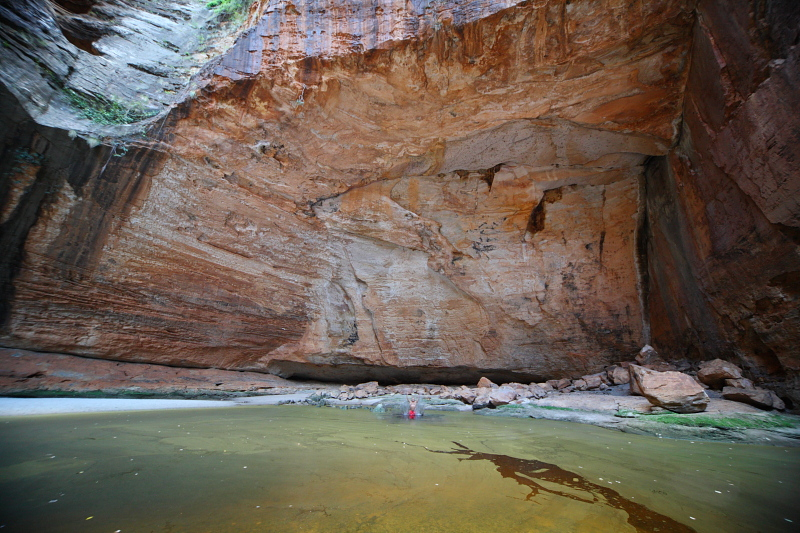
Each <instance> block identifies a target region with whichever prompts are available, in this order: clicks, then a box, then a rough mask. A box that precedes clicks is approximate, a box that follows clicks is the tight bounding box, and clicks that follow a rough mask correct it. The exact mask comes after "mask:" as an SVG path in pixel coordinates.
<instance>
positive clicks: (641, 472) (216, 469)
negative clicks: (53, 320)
mask: <svg viewBox="0 0 800 533" xmlns="http://www.w3.org/2000/svg"><path fill="white" fill-rule="evenodd" d="M798 489H800V449H797V448H794V449H785V448H777V447H761V446H744V445H735V444H730V445H726V444H711V443H700V442H696V443H690V442H686V441H672V440H666V439H656V438H652V437H637V436H633V435H626V434H623V433H617V432H613V431H608V430H603V429H599V428H595V427H591V426H585V425H578V424H568V423H558V422H549V421H538V420H525V419H499V418H489V417H483V416H475V415H471V414H463V413H442V414H439V413H429V414H428V416H426V417H425V418H423V419H421V420H403V419H395V418H388V417H387V418H380V417H379V416H378V415H376V414H374V413H371V412H369V411H366V410H350V411H344V410H338V409H330V408H323V409H320V408H314V407H288V406H281V407H249V408H243V407H238V408H233V409H213V410H197V411H159V412H137V413H115V414H103V415H62V416H46V417H31V418H25V419H18V418H17V419H3V420H0V526H2V533H5V532H19V531H24V532H37V533H46V532H62V531H63V532H67V531H68V532H73V531H80V532H87V533H91V532H109V533H111V532H116V531H121V532H124V533H127V532H150V531H153V532H213V533H223V532H240V531H247V532H250V531H258V532H281V533H283V532H300V531H304V532H336V533H343V532H370V533H372V532H376V533H377V532H387V533H388V532H392V533H394V532H414V533H418V532H425V533H434V532H459V533H469V532H473V531H474V532H478V531H480V532H484V533H485V532H509V533H511V532H537V533H541V532H549V531H553V532H556V531H557V532H559V533H564V532H573V531H574V532H584V531H585V532H604V531H609V532H625V531H662V532H663V531H692V530H694V531H703V532H714V533H719V532H726V533H729V532H738V531H742V532H745V531H746V532H754V531H761V532H770V531H786V532H790V531H791V532H794V531H798V530H799V529H798V528H800V490H798ZM790 520H791V522H790Z"/></svg>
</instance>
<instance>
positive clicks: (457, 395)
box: [338, 346, 785, 413]
mask: <svg viewBox="0 0 800 533" xmlns="http://www.w3.org/2000/svg"><path fill="white" fill-rule="evenodd" d="M608 389H612V390H613V391H614V393H615V394H625V393H626V392H628V393H629V394H634V395H640V396H644V397H645V398H647V400H649V401H650V403H651V404H652V405H654V406H657V407H660V408H663V409H667V410H669V411H673V412H676V413H698V412H702V411H705V409H706V407H707V406H708V403H709V396H708V393H707V391H709V390H712V391H718V392H715V393H712V394H715V395H717V396H722V398H724V399H726V400H733V401H737V402H743V403H747V404H750V405H753V406H755V407H758V408H760V409H764V410H770V409H776V410H784V409H785V405H784V403H783V401H782V400H781V399H780V398H779V397H778V396H777V395H776V394H775V393H774V392H773V391H770V390H766V389H762V388H759V387H756V386H755V385H754V384H753V382H752V381H751V380H749V379H747V378H745V377H743V375H742V369H741V368H739V367H738V366H736V365H734V364H733V363H730V362H728V361H724V360H722V359H714V360H713V361H705V362H702V363H700V364H699V367H698V368H697V369H696V370H693V369H692V366H691V365H690V364H689V363H687V362H684V363H677V364H675V363H668V362H666V361H664V360H662V359H661V358H660V357H659V355H658V353H657V352H656V351H655V350H654V349H653V348H652V347H650V346H645V347H644V348H642V350H641V351H640V352H639V354H638V355H637V356H636V361H635V362H622V363H619V364H617V365H614V366H611V367H609V368H607V369H606V370H604V371H602V372H598V373H596V374H589V375H586V376H581V377H580V378H577V379H568V378H564V379H553V380H549V381H546V382H542V383H530V384H527V385H526V384H524V383H504V384H502V385H497V384H495V383H492V382H491V381H490V380H489V379H487V378H485V377H484V378H481V379H480V381H479V382H478V384H477V386H476V387H468V386H466V385H462V386H460V387H448V386H445V385H397V386H394V385H393V386H387V387H382V386H380V385H379V384H378V382H377V381H370V382H367V383H361V384H359V385H355V386H348V385H343V386H342V387H340V392H339V395H338V399H339V400H353V399H366V398H370V397H375V396H383V395H388V394H406V395H428V396H437V397H439V398H442V399H454V400H459V401H461V402H463V403H465V404H468V405H471V406H472V408H473V409H483V408H487V407H488V408H493V407H498V406H501V405H508V404H520V403H525V402H528V401H531V400H537V399H541V398H544V397H546V396H548V395H551V394H564V393H570V392H573V391H606V390H608Z"/></svg>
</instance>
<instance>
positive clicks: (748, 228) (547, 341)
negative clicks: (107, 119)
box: [0, 0, 798, 381]
mask: <svg viewBox="0 0 800 533" xmlns="http://www.w3.org/2000/svg"><path fill="white" fill-rule="evenodd" d="M732 5H733V6H734V9H731V10H726V9H724V8H721V7H719V6H718V5H717V4H716V3H713V2H708V3H703V2H701V4H700V7H699V8H698V11H697V13H699V16H698V17H697V18H696V13H695V11H694V10H695V3H694V2H691V1H682V0H663V1H652V2H650V1H641V2H632V3H622V2H617V1H612V0H609V1H603V2H598V1H590V0H579V1H571V2H566V1H560V2H559V1H553V2H542V1H536V2H511V1H506V2H491V1H482V2H480V1H473V2H390V1H378V0H375V1H373V2H352V3H351V2H341V1H336V2H333V1H330V2H307V3H306V2H294V3H290V2H255V3H254V5H253V7H252V8H251V11H250V19H249V23H250V26H249V28H248V29H246V30H245V31H244V33H243V34H242V36H241V37H240V39H239V40H238V41H237V43H236V44H235V45H234V47H233V48H232V49H231V50H230V51H229V52H228V53H227V54H226V55H224V56H223V57H221V58H220V59H219V60H217V61H216V62H214V63H213V64H211V65H209V66H208V67H207V68H206V70H205V71H204V72H203V73H201V74H200V75H199V77H198V78H197V83H198V84H199V87H198V89H197V91H196V93H195V94H194V96H192V97H190V98H187V100H186V101H184V102H183V103H182V104H181V105H180V106H178V107H177V108H176V109H174V110H173V111H172V112H171V113H170V114H169V115H168V116H167V117H165V118H163V119H159V121H158V122H157V123H156V124H154V125H153V127H152V128H151V130H150V133H149V137H148V138H147V139H145V140H138V141H136V142H135V143H133V144H132V145H131V146H130V147H129V148H122V147H113V146H112V145H111V143H106V144H101V145H100V146H97V147H95V148H91V147H89V146H88V145H87V144H86V143H85V142H83V141H82V140H80V139H75V140H72V139H70V138H69V137H68V136H67V135H66V132H64V131H59V130H51V129H46V128H42V127H39V126H37V125H36V124H34V123H33V122H32V121H31V120H30V119H29V118H26V117H25V116H24V113H22V114H21V113H20V111H19V106H16V107H15V100H14V98H13V97H11V96H10V95H8V98H7V97H6V96H7V95H6V94H3V106H2V113H3V116H2V120H3V122H4V123H6V124H10V125H11V126H10V127H9V128H5V131H6V132H7V133H5V134H4V135H5V137H3V146H4V150H5V151H4V154H11V153H12V151H13V150H15V149H16V148H18V147H20V146H22V147H26V149H29V150H32V151H33V152H35V153H36V154H39V155H41V156H42V157H41V159H34V160H32V161H29V162H27V164H26V165H24V166H19V165H17V166H14V165H12V164H11V160H12V158H10V157H5V162H6V163H4V164H6V167H7V168H8V169H9V171H12V170H13V171H12V172H10V173H6V174H4V176H11V177H10V178H4V179H8V180H9V181H8V182H7V183H9V184H10V183H11V182H12V181H13V183H15V184H16V185H14V187H11V186H10V185H8V187H6V189H7V190H9V191H11V192H10V193H9V194H7V195H6V196H5V197H6V198H7V199H8V200H7V202H6V205H5V206H4V211H3V212H2V213H3V217H4V218H3V222H2V223H3V224H4V225H3V239H4V240H3V246H4V249H5V250H7V251H8V252H9V253H8V254H5V256H4V257H5V259H3V261H0V263H1V264H0V267H2V268H0V274H2V276H3V279H0V281H1V282H2V283H3V303H4V311H3V316H2V317H0V318H1V319H2V332H0V343H2V344H3V345H5V346H12V347H19V348H27V349H33V350H46V351H52V352H60V353H72V354H80V355H88V356H92V357H99V358H108V359H117V360H128V361H139V362H153V363H162V364H169V365H176V366H197V367H215V368H225V369H240V370H259V371H271V372H276V373H280V374H281V375H299V376H306V377H315V378H327V379H341V380H360V379H365V378H379V379H383V380H403V381H410V380H434V379H436V380H442V381H446V380H451V381H462V380H472V379H474V378H475V377H476V376H478V375H480V374H482V373H487V374H489V375H491V376H498V377H499V379H501V378H502V377H505V376H516V377H519V378H520V379H522V378H524V377H528V378H531V379H533V378H537V379H542V378H553V377H562V376H579V375H583V374H587V373H591V372H593V371H595V370H599V369H601V368H602V366H603V365H605V364H608V363H610V362H613V361H617V360H624V359H627V358H629V357H630V356H631V355H632V354H633V353H636V352H637V351H638V349H639V347H640V346H641V345H642V344H644V343H645V342H648V341H649V340H650V337H651V327H652V336H653V340H654V341H656V342H657V343H659V346H660V347H661V348H662V351H663V352H664V353H665V356H666V357H670V358H678V357H682V356H684V355H689V356H692V357H701V356H705V355H706V354H708V355H714V356H716V355H722V356H725V355H726V354H727V353H729V352H726V350H734V351H733V352H730V353H735V354H737V355H736V357H738V358H740V359H743V360H746V361H749V364H750V368H752V369H753V371H754V372H755V371H758V372H761V373H762V374H763V375H764V376H787V375H790V373H789V372H790V371H789V369H790V368H794V367H793V366H792V365H795V364H796V363H795V361H796V359H795V357H796V355H792V352H791V349H790V348H789V347H788V346H789V345H790V343H791V341H792V339H795V340H796V338H797V337H796V332H797V325H796V324H795V321H796V316H795V315H796V305H795V303H793V302H795V300H794V299H793V298H795V297H796V294H797V292H796V287H797V280H796V279H795V277H796V276H795V274H794V272H796V271H797V270H798V269H797V268H796V263H797V245H796V243H797V238H796V231H795V230H796V228H797V224H796V220H797V218H796V209H797V203H796V197H797V196H798V195H797V194H796V185H797V184H795V183H794V182H793V181H792V179H784V178H782V177H780V176H795V175H797V172H796V170H797V169H796V167H793V166H792V165H793V164H795V162H793V161H796V160H793V159H792V158H791V154H793V153H794V152H793V150H795V149H794V148H793V145H792V144H791V143H789V142H787V141H786V140H785V139H789V138H791V135H793V133H792V132H793V131H794V129H793V128H794V126H792V124H793V122H791V120H793V119H787V118H786V117H789V116H790V115H791V110H792V109H795V108H796V106H795V105H794V100H792V98H793V97H794V96H792V95H791V94H789V92H790V91H789V89H790V88H791V87H792V86H793V84H794V86H795V87H796V86H797V85H796V81H797V80H796V65H797V62H796V55H792V54H796V50H795V48H792V46H791V43H792V42H794V41H792V40H791V38H790V37H786V35H788V33H786V32H790V29H791V27H792V26H791V23H790V22H786V21H787V20H789V21H791V19H790V18H787V16H783V17H782V16H776V15H775V13H776V12H770V13H771V14H770V13H768V14H763V13H761V14H758V13H757V14H756V15H755V19H752V18H751V16H750V15H749V14H748V13H749V10H750V6H749V4H747V3H741V4H740V3H735V2H734V3H733V4H732ZM771 5H772V6H773V7H771V8H770V9H773V8H774V9H778V7H775V6H779V7H780V5H783V4H771ZM786 6H788V7H786ZM786 6H784V7H783V8H781V9H783V10H784V11H782V12H780V13H789V12H791V11H792V6H791V4H786ZM770 17H771V18H770ZM754 20H755V21H756V22H757V23H756V22H753V21H754ZM759 21H760V22H759ZM754 24H755V25H754ZM759 24H760V25H759ZM782 24H783V25H785V26H786V28H789V29H786V28H784V29H781V28H783V26H781V25H782ZM764 28H767V29H764ZM769 28H777V30H775V31H776V32H777V33H776V36H772V35H771V34H770V36H769V37H764V35H765V34H764V33H763V32H765V31H766V32H767V33H768V32H769V31H771V30H770V29H769ZM759 32H761V33H759ZM754 35H755V37H753V36H754ZM781 35H783V36H784V37H781ZM781 39H784V41H785V42H784V41H781ZM748 43H749V44H748ZM764 43H768V46H767V45H766V44H764ZM781 43H783V44H781ZM726 47H728V48H726ZM690 51H691V54H692V55H693V57H692V60H691V62H690ZM781 59H782V60H783V62H781V61H780V60H781ZM751 65H752V66H751ZM686 87H688V90H687V91H686V94H684V89H685V88H686ZM794 94H795V95H796V92H795V93H794ZM765 106H766V107H768V108H769V113H771V115H770V114H769V113H767V114H765V113H764V112H763V110H762V109H763V108H764V107H765ZM767 139H777V140H779V141H780V142H775V143H773V142H772V141H768V140H767ZM678 142H679V144H677V147H675V146H676V143H678ZM795 144H796V143H795ZM674 147H675V148H674ZM673 148H674V149H673ZM126 150H127V151H126ZM4 168H5V167H4ZM15 169H16V170H15ZM795 181H796V180H795ZM4 187H5V185H4ZM15 187H16V188H15ZM0 192H1V191H0ZM792 291H795V292H792ZM793 313H794V314H793ZM795 344H796V343H795ZM736 350H738V351H736ZM745 366H747V365H745ZM791 375H793V374H791Z"/></svg>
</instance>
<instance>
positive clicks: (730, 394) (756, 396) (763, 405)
mask: <svg viewBox="0 0 800 533" xmlns="http://www.w3.org/2000/svg"><path fill="white" fill-rule="evenodd" d="M722 397H723V398H725V399H726V400H731V401H734V402H742V403H746V404H749V405H752V406H754V407H758V408H759V409H764V410H769V409H777V410H778V411H783V410H784V409H786V405H785V404H784V403H783V400H781V399H780V398H778V395H777V394H775V393H774V392H772V391H771V390H766V389H756V388H754V389H740V388H738V387H725V388H723V389H722Z"/></svg>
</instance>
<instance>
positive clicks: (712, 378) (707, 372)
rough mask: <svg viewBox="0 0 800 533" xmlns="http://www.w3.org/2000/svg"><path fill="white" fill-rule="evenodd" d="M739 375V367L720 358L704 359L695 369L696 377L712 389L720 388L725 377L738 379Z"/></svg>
mask: <svg viewBox="0 0 800 533" xmlns="http://www.w3.org/2000/svg"><path fill="white" fill-rule="evenodd" d="M741 377H742V369H741V368H739V367H738V366H736V365H734V364H733V363H731V362H729V361H724V360H722V359H714V360H713V361H704V362H702V363H700V370H698V371H697V379H699V380H700V381H702V382H703V383H705V384H706V385H708V386H709V387H711V388H712V389H721V388H722V387H723V385H724V383H725V380H726V379H740V378H741Z"/></svg>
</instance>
